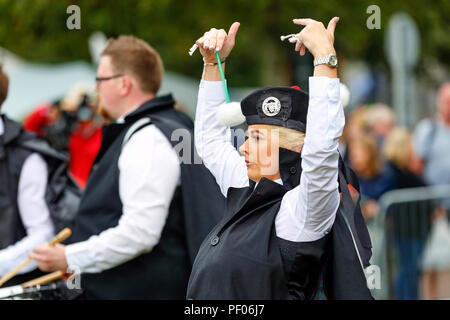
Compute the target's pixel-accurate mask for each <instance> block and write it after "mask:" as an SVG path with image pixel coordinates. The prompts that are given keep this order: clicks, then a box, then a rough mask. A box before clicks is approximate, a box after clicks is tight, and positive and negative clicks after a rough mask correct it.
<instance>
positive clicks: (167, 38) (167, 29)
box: [0, 0, 450, 86]
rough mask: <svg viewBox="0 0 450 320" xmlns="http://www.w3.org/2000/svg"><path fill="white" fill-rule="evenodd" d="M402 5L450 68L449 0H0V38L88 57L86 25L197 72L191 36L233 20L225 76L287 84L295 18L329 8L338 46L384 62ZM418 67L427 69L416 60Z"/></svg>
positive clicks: (293, 60)
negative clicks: (376, 17)
mask: <svg viewBox="0 0 450 320" xmlns="http://www.w3.org/2000/svg"><path fill="white" fill-rule="evenodd" d="M71 4H76V5H78V6H80V8H81V30H68V29H67V28H66V20H67V18H68V16H69V14H67V13H66V9H67V7H68V6H69V5H71ZM372 4H377V5H378V6H379V7H380V9H381V29H380V30H369V29H367V27H366V20H367V18H368V17H369V14H367V13H366V9H367V7H368V6H369V5H372ZM400 10H402V11H406V12H407V13H409V14H410V15H411V16H412V18H413V19H414V20H415V21H416V23H417V24H418V27H419V30H420V32H421V62H423V61H426V60H428V59H429V58H432V59H433V60H437V61H438V62H440V63H442V64H444V65H445V66H446V67H447V68H449V69H450V67H449V63H448V57H449V52H450V37H449V36H448V34H450V26H449V24H448V19H449V17H450V1H448V0H436V1H433V4H432V5H431V4H430V1H425V0H408V1H374V0H346V1H345V2H344V1H338V0H327V1H309V0H297V1H277V0H253V1H244V0H226V1H225V0H223V1H211V0H209V1H205V0H195V1H194V0H182V1H180V0H178V1H176V0H135V1H133V0H131V1H130V0H114V1H100V0H78V1H75V0H72V1H67V0H58V1H55V0H52V1H50V0H39V1H31V0H0V21H1V28H0V45H1V46H3V47H5V48H7V49H9V50H11V51H12V52H14V53H16V54H18V55H20V56H22V57H24V58H26V59H28V60H31V61H36V62H46V63H56V62H65V61H71V60H74V59H77V60H78V59H84V60H87V61H89V60H90V56H89V49H88V42H87V39H88V37H89V36H90V34H92V32H94V31H97V30H99V31H102V32H104V33H105V34H106V35H107V36H117V35H119V34H134V35H136V36H138V37H141V38H143V39H145V40H146V41H148V42H149V43H150V44H151V45H152V46H154V47H155V48H156V49H157V50H158V51H159V52H160V53H161V55H162V57H163V60H164V63H165V66H166V69H168V70H173V71H176V72H179V73H182V74H185V75H189V76H194V77H198V76H199V75H200V72H201V63H202V62H201V59H200V57H199V55H198V53H196V54H194V56H193V57H190V56H189V55H188V54H187V51H188V50H189V48H190V47H191V46H192V44H193V42H194V41H195V39H197V38H198V37H200V36H201V35H202V34H203V32H205V31H207V30H208V29H209V28H211V27H213V26H214V27H218V28H224V29H226V30H228V28H229V26H230V25H231V23H232V22H234V21H239V22H241V29H240V31H239V34H238V38H237V46H236V47H235V52H234V53H233V54H232V55H231V56H230V62H231V63H229V65H228V71H229V72H228V78H229V80H230V82H231V83H232V84H233V86H262V85H274V84H278V85H286V84H290V83H292V81H293V80H294V79H296V77H295V74H294V70H296V72H298V71H299V70H298V69H299V68H300V69H302V68H305V67H303V66H304V65H305V64H298V61H299V59H301V58H300V57H299V56H298V55H297V54H294V52H293V46H292V45H290V44H288V43H285V42H280V40H279V39H280V38H279V37H280V35H282V34H289V33H294V32H298V31H299V30H300V28H299V27H298V26H295V25H294V24H293V23H292V19H293V18H297V17H311V18H314V19H318V20H321V21H323V23H324V24H325V25H326V24H327V23H328V20H329V19H331V18H332V17H333V16H339V17H341V21H340V22H339V23H338V26H337V29H336V46H337V48H338V51H339V54H340V55H341V56H342V57H345V58H349V59H360V60H364V61H367V62H369V63H370V64H371V65H373V66H377V67H380V66H381V67H385V66H386V60H385V56H384V48H383V44H384V32H385V30H386V27H387V23H388V21H389V17H390V16H391V15H392V14H393V13H394V12H397V11H400ZM303 59H306V58H303ZM309 59H311V58H310V57H309ZM301 71H302V70H300V72H301ZM418 71H419V72H421V73H422V74H425V75H426V74H427V69H426V67H424V64H422V63H421V64H419V70H418ZM309 72H310V71H309V69H306V70H303V72H302V73H306V74H308V73H309Z"/></svg>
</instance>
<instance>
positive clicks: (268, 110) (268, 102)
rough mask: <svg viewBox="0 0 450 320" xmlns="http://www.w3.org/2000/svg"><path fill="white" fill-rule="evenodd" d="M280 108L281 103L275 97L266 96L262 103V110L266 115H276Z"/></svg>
mask: <svg viewBox="0 0 450 320" xmlns="http://www.w3.org/2000/svg"><path fill="white" fill-rule="evenodd" d="M280 110H281V103H280V100H278V99H277V98H275V97H268V98H266V99H264V101H263V103H262V111H263V112H264V114H265V115H266V116H269V117H273V116H276V115H277V114H278V113H279V112H280Z"/></svg>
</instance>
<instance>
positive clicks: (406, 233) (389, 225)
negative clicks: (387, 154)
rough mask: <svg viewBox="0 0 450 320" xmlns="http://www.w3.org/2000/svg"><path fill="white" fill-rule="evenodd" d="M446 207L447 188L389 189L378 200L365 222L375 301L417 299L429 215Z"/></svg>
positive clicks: (449, 191) (449, 196)
mask: <svg viewBox="0 0 450 320" xmlns="http://www.w3.org/2000/svg"><path fill="white" fill-rule="evenodd" d="M449 204H450V185H440V186H428V187H420V188H410V189H399V190H393V191H390V192H387V193H385V194H384V195H383V196H382V197H381V198H380V199H379V201H378V205H379V213H378V215H377V216H376V217H375V218H374V219H372V220H371V221H367V226H368V229H369V233H370V235H371V239H372V246H373V249H372V259H371V263H372V265H375V266H377V267H379V270H380V276H381V277H380V278H381V279H379V280H380V285H379V286H378V287H376V288H373V287H372V288H371V292H372V295H373V296H374V298H375V299H408V300H409V299H420V295H419V288H420V275H421V259H422V254H423V250H424V248H425V244H426V241H427V239H428V237H429V235H430V230H431V226H432V223H431V216H432V214H433V212H434V210H435V209H436V208H437V207H440V206H444V207H446V208H447V214H448V209H449V208H450V205H449ZM442 245H443V246H444V245H447V246H450V243H447V244H445V243H443V244H442ZM369 288H370V286H369ZM405 288H406V289H405ZM414 291H415V295H416V297H414ZM408 292H409V293H408ZM411 293H412V295H411Z"/></svg>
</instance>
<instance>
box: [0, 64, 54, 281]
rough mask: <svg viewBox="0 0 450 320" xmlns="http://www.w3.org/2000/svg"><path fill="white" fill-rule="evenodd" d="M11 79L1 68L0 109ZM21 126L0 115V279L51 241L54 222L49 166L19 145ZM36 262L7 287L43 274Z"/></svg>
mask: <svg viewBox="0 0 450 320" xmlns="http://www.w3.org/2000/svg"><path fill="white" fill-rule="evenodd" d="M8 88H9V79H8V76H7V75H6V73H4V72H3V70H2V68H1V66H0V108H1V105H2V104H3V102H4V101H5V100H6V98H7V96H8ZM26 134H31V133H29V132H25V131H24V129H23V127H22V125H20V124H19V123H17V122H15V121H12V120H10V119H9V118H8V117H7V116H6V115H5V114H1V115H0V276H4V275H5V274H6V273H8V272H9V271H11V270H12V269H13V268H15V267H16V266H18V265H19V264H20V263H21V262H22V261H23V260H25V259H26V258H27V255H28V253H29V252H30V251H31V250H32V249H33V248H34V247H35V246H36V245H38V244H39V243H42V242H47V241H50V240H51V239H52V237H53V235H54V228H53V223H52V220H51V218H50V212H49V208H48V206H47V203H46V201H45V191H46V187H47V179H48V167H47V163H46V162H45V160H44V159H43V157H42V156H41V155H40V154H38V153H34V152H31V151H29V150H28V149H25V148H23V147H21V146H20V141H21V140H22V138H23V137H24V136H25V135H26ZM36 266H37V265H36V262H35V261H33V262H31V263H30V264H28V265H27V266H26V267H24V268H23V269H22V270H21V271H20V272H19V273H20V275H19V276H16V277H15V278H13V279H11V280H10V281H8V282H6V283H5V284H4V285H5V286H10V285H13V284H19V283H22V282H24V281H27V280H31V279H32V278H35V277H38V276H40V275H42V272H40V271H39V270H37V269H36Z"/></svg>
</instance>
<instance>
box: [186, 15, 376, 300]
mask: <svg viewBox="0 0 450 320" xmlns="http://www.w3.org/2000/svg"><path fill="white" fill-rule="evenodd" d="M337 22H338V18H333V19H332V20H331V21H330V22H329V24H328V27H327V28H325V26H324V25H323V24H322V23H320V22H317V21H314V20H312V19H295V20H294V23H296V24H299V25H303V26H305V28H304V29H303V30H302V31H301V32H300V33H299V34H298V39H299V41H298V42H297V45H296V50H297V51H300V54H301V55H304V54H305V51H306V49H308V50H309V51H310V52H311V53H312V54H313V56H314V57H315V58H316V59H320V58H323V59H322V60H323V61H318V63H317V65H316V66H315V68H314V76H313V77H311V78H310V79H309V85H310V94H309V96H308V94H307V93H305V92H304V91H301V90H297V89H293V88H289V87H269V88H263V89H260V90H257V91H255V92H253V93H252V94H250V95H249V96H247V97H246V98H245V99H244V100H243V101H242V102H241V111H242V113H243V115H244V116H245V119H246V122H247V124H248V139H247V140H246V141H245V143H244V144H243V145H242V146H240V148H239V151H240V154H239V152H237V151H236V149H235V148H234V147H233V145H232V144H231V139H230V128H229V127H226V126H224V125H221V124H220V123H219V122H218V120H217V118H216V112H217V109H218V107H219V106H220V105H221V104H223V103H224V101H225V96H224V92H223V87H222V84H221V82H220V80H221V78H220V72H219V68H218V65H217V63H216V58H215V50H217V51H219V54H220V57H221V60H222V66H223V68H225V61H226V59H227V57H228V55H229V54H230V52H231V50H232V48H233V46H234V43H235V36H236V34H237V31H238V28H239V23H234V24H233V25H232V26H231V28H230V31H229V33H228V34H227V33H226V32H225V31H224V30H223V29H222V30H217V29H215V28H213V29H211V30H210V31H209V32H206V33H205V34H204V36H203V37H201V38H200V39H198V40H197V42H196V44H197V45H198V46H199V47H200V51H201V54H202V56H203V60H204V62H205V66H204V70H203V76H202V81H201V83H200V90H199V94H198V104H197V114H196V122H195V142H196V147H197V150H198V153H199V155H200V157H201V158H202V159H203V161H204V163H205V165H206V167H207V168H208V169H209V170H210V171H211V173H212V174H213V175H214V177H215V178H216V181H217V183H218V185H219V186H220V188H221V190H222V193H223V194H224V195H225V196H226V197H227V210H226V212H225V214H224V216H223V219H222V220H221V221H220V222H219V224H218V225H217V226H216V227H215V228H214V229H213V230H212V231H211V233H210V234H209V235H208V236H207V238H206V239H205V241H204V242H203V244H202V246H201V248H200V250H199V253H198V255H197V257H196V260H195V262H194V266H193V269H192V273H191V276H190V280H189V285H188V291H187V298H188V299H313V298H314V297H315V294H316V293H317V284H318V281H319V278H320V275H321V272H322V271H324V270H327V271H329V272H328V273H326V272H325V274H326V276H324V277H323V279H324V281H325V291H326V292H325V293H326V295H327V296H328V298H359V299H364V298H371V297H370V293H369V292H368V290H367V286H366V283H365V278H364V275H363V273H362V269H361V266H362V263H361V265H360V262H361V260H359V261H358V257H357V255H356V253H355V250H354V249H353V244H352V243H351V242H350V241H351V237H350V235H349V233H348V232H349V231H345V230H344V231H343V232H342V233H341V236H342V238H341V239H337V240H336V242H333V243H330V242H329V240H330V239H331V238H330V236H329V235H330V233H332V230H334V228H335V226H336V223H337V222H339V223H338V225H339V226H338V227H340V226H343V224H341V222H342V220H340V219H341V217H340V216H339V218H336V212H337V211H338V208H339V204H340V195H339V188H338V172H339V168H338V164H339V153H338V151H337V148H338V139H339V137H340V136H341V134H342V129H343V127H344V122H345V120H344V113H343V109H342V105H341V103H340V98H339V79H337V68H336V67H337V65H336V62H337V60H335V61H334V62H335V63H333V61H331V60H332V59H336V56H335V55H336V52H335V49H334V46H333V42H334V30H335V26H336V23H337ZM327 59H328V60H327ZM320 62H322V63H320ZM344 185H345V187H346V183H344ZM346 190H347V193H348V189H346ZM350 220H351V221H350V224H353V223H354V219H353V218H352V219H350ZM366 232H367V230H366ZM334 234H335V235H336V236H338V235H339V232H334ZM354 236H355V237H356V241H357V242H358V243H360V239H359V235H358V234H356V233H354ZM333 239H335V238H333ZM340 240H342V242H339V241H340ZM369 242H370V240H369ZM364 244H365V245H367V241H365V242H364ZM336 248H341V249H343V250H347V249H348V250H350V253H349V254H348V255H347V257H351V258H350V260H349V261H345V262H344V261H342V260H341V263H337V260H336V259H329V257H330V253H331V250H333V249H336ZM349 248H351V249H349ZM338 251H339V250H338ZM334 253H336V251H334ZM343 256H345V255H344V254H342V255H341V254H334V257H337V259H338V258H340V257H343ZM363 260H364V261H366V260H367V259H364V257H363ZM327 262H329V264H328V265H327V264H326V263H327ZM326 266H328V268H326ZM333 268H334V269H333ZM342 268H346V270H345V271H344V270H343V269H342ZM341 271H342V272H341ZM328 279H333V281H327V280H328ZM336 279H337V280H336ZM339 281H340V282H339ZM338 282H339V283H338ZM343 282H346V284H343ZM327 283H330V287H327ZM331 283H333V284H334V286H333V287H331V286H332V285H331Z"/></svg>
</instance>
